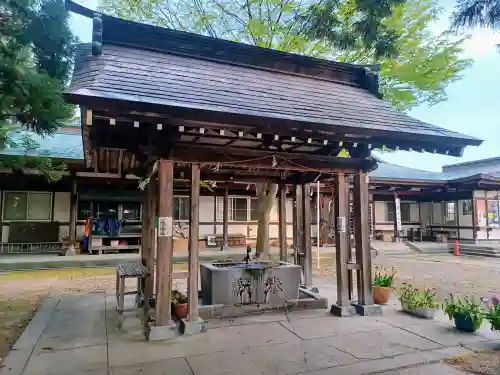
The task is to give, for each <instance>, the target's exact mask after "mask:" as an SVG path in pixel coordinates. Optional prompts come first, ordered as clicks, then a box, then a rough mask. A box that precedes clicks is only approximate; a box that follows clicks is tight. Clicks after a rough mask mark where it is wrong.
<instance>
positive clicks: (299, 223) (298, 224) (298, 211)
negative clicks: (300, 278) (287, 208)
mask: <svg viewBox="0 0 500 375" xmlns="http://www.w3.org/2000/svg"><path fill="white" fill-rule="evenodd" d="M295 206H296V207H295V248H296V250H295V251H296V254H297V255H296V258H295V259H296V263H297V264H299V265H301V266H303V262H302V261H303V259H302V256H303V253H304V249H303V247H302V246H303V241H302V239H303V238H304V216H303V215H304V210H303V196H302V185H295Z"/></svg>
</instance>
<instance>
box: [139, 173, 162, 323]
mask: <svg viewBox="0 0 500 375" xmlns="http://www.w3.org/2000/svg"><path fill="white" fill-rule="evenodd" d="M146 189H147V194H146V200H145V203H144V205H143V217H142V223H143V224H142V225H143V230H142V235H143V242H142V246H141V247H142V258H143V263H144V265H145V266H146V268H147V269H148V271H149V273H150V275H149V276H148V277H147V278H146V281H145V285H144V315H145V317H146V319H145V322H144V324H147V320H148V318H149V309H150V307H151V306H150V304H149V302H150V298H151V297H152V296H153V295H154V289H155V280H156V290H157V291H158V284H159V278H158V277H156V278H155V274H156V275H158V273H157V272H155V247H156V237H155V224H156V206H157V204H156V200H157V197H156V194H157V182H156V175H155V176H152V177H151V180H150V182H149V184H148V185H147V187H146ZM156 271H158V270H156Z"/></svg>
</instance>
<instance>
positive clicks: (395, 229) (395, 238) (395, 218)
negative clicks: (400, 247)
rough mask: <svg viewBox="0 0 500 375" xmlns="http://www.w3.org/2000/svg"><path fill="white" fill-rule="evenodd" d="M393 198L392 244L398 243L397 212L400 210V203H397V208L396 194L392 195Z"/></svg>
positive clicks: (397, 199)
mask: <svg viewBox="0 0 500 375" xmlns="http://www.w3.org/2000/svg"><path fill="white" fill-rule="evenodd" d="M393 196H394V220H393V222H394V242H400V233H399V228H398V215H397V212H398V210H400V209H401V203H399V208H398V202H399V198H398V194H397V193H393Z"/></svg>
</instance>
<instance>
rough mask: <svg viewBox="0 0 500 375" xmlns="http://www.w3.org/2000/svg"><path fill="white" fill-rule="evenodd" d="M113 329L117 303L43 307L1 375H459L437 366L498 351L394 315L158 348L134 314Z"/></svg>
mask: <svg viewBox="0 0 500 375" xmlns="http://www.w3.org/2000/svg"><path fill="white" fill-rule="evenodd" d="M128 303H129V304H131V303H132V300H129V301H128ZM117 321H118V319H117V314H116V311H115V298H114V296H111V295H105V294H97V295H87V296H61V297H53V298H49V299H47V300H46V301H45V303H44V305H43V307H42V309H41V310H40V311H39V313H38V314H37V315H36V316H35V318H34V319H33V320H32V322H31V323H30V325H29V326H28V327H27V329H26V330H25V332H24V333H23V335H22V336H21V338H20V339H19V341H18V342H17V343H16V344H15V346H14V350H12V351H11V352H10V354H9V356H8V357H7V358H6V360H5V361H4V363H3V365H4V367H3V368H1V369H0V375H66V374H72V375H84V374H89V375H90V374H92V375H107V374H113V375H114V374H116V375H118V374H119V375H129V374H130V375H132V374H149V375H163V374H164V375H166V374H168V375H193V374H194V375H286V374H310V375H326V374H336V375H344V374H345V375H357V374H369V373H386V374H391V375H392V374H404V375H416V374H426V375H432V374H436V375H444V374H450V375H457V374H460V372H458V371H457V370H455V369H453V368H450V367H448V366H446V365H444V364H442V363H440V361H441V360H442V359H444V358H446V357H455V356H460V355H465V354H470V353H472V352H473V351H475V350H480V349H485V348H493V347H495V346H497V345H500V337H499V335H498V334H496V333H493V332H491V331H490V330H489V328H488V327H486V326H485V327H483V328H481V330H480V331H478V333H476V334H464V333H460V332H458V331H456V330H455V329H454V328H453V327H452V325H451V324H449V323H448V322H446V321H443V320H441V318H439V319H437V320H435V321H426V320H421V319H418V318H413V317H411V316H408V315H405V314H403V313H400V312H398V311H397V310H396V309H394V308H393V307H387V308H386V309H385V311H384V315H383V316H379V317H360V316H356V317H349V318H337V317H333V316H331V315H330V314H329V313H328V312H326V311H322V310H311V311H296V312H288V313H284V312H276V313H269V314H264V315H252V316H247V317H240V318H229V317H227V318H222V319H216V320H210V321H209V322H208V327H209V329H208V331H207V332H205V333H203V334H200V335H195V336H189V337H179V338H177V339H175V340H171V341H166V342H161V343H158V342H155V343H150V342H146V341H145V340H144V337H143V335H142V331H141V326H142V324H141V321H140V319H139V318H138V317H137V316H136V314H135V313H134V312H132V313H130V314H128V315H126V316H125V321H124V326H123V328H122V329H121V330H118V329H117ZM497 340H498V341H497ZM422 364H425V366H423V367H422V366H421V365H422ZM419 365H420V366H419ZM415 366H417V367H415Z"/></svg>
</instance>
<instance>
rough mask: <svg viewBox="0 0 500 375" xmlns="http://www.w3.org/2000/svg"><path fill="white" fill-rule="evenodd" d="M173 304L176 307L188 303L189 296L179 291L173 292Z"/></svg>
mask: <svg viewBox="0 0 500 375" xmlns="http://www.w3.org/2000/svg"><path fill="white" fill-rule="evenodd" d="M172 302H173V303H174V304H176V305H178V304H184V303H188V298H187V296H186V295H185V294H184V293H182V292H179V291H178V290H172Z"/></svg>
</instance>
